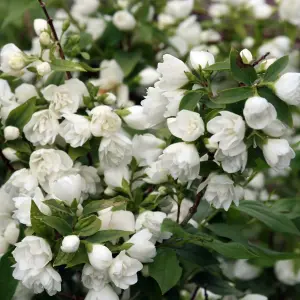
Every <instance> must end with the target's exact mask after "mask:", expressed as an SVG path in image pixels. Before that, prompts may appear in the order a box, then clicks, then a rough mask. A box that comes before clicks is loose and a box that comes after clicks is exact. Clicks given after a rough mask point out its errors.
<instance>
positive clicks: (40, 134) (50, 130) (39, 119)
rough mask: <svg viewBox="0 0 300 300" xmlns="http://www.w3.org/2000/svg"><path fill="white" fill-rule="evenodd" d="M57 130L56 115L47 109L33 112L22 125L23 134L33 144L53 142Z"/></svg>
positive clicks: (43, 144)
mask: <svg viewBox="0 0 300 300" xmlns="http://www.w3.org/2000/svg"><path fill="white" fill-rule="evenodd" d="M58 132H59V123H58V119H57V116H56V115H55V114H54V113H53V112H52V111H51V110H49V109H45V110H41V111H38V112H36V113H34V114H33V115H32V117H31V119H30V121H29V122H28V123H27V124H26V125H25V126H24V134H25V137H26V139H27V140H28V141H30V142H31V143H33V144H34V145H35V146H37V145H42V146H45V145H47V144H53V143H54V141H55V139H56V136H57V135H58Z"/></svg>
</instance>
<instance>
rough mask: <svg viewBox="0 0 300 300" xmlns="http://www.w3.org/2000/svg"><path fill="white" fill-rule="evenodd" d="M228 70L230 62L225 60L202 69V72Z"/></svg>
mask: <svg viewBox="0 0 300 300" xmlns="http://www.w3.org/2000/svg"><path fill="white" fill-rule="evenodd" d="M227 70H230V61H229V59H228V60H225V61H222V62H217V63H215V64H213V65H211V66H208V67H206V68H205V69H204V71H227Z"/></svg>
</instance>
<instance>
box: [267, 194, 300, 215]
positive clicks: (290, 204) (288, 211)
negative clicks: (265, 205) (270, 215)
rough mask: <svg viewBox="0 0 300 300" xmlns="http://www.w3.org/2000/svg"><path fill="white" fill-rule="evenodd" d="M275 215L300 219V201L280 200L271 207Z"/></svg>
mask: <svg viewBox="0 0 300 300" xmlns="http://www.w3.org/2000/svg"><path fill="white" fill-rule="evenodd" d="M271 210H272V211H273V212H274V213H281V214H284V215H285V216H287V217H288V218H289V219H296V218H299V217H300V199H280V200H277V201H275V202H274V204H273V205H272V206H271Z"/></svg>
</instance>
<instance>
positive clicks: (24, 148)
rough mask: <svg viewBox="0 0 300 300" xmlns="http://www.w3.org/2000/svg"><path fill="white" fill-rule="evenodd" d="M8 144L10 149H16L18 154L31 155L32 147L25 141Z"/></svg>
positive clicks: (9, 142)
mask: <svg viewBox="0 0 300 300" xmlns="http://www.w3.org/2000/svg"><path fill="white" fill-rule="evenodd" d="M6 144H7V146H8V147H9V148H12V149H15V150H16V151H17V152H20V153H26V154H29V155H30V154H31V148H30V145H29V144H28V143H26V142H25V141H23V140H15V141H8V142H7V143H6Z"/></svg>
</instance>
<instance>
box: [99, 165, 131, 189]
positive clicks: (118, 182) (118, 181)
mask: <svg viewBox="0 0 300 300" xmlns="http://www.w3.org/2000/svg"><path fill="white" fill-rule="evenodd" d="M123 179H125V180H126V181H127V182H129V179H130V172H129V169H128V167H127V166H121V167H115V168H109V169H105V170H104V181H105V183H106V184H107V185H108V186H109V187H111V188H122V182H123Z"/></svg>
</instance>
